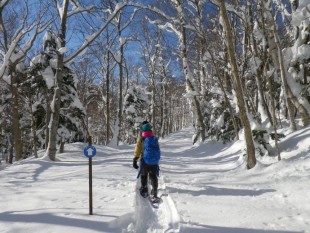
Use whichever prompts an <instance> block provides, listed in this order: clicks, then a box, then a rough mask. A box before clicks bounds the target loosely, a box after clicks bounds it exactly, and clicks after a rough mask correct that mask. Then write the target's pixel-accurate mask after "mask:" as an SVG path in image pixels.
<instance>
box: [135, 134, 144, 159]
mask: <svg viewBox="0 0 310 233" xmlns="http://www.w3.org/2000/svg"><path fill="white" fill-rule="evenodd" d="M133 155H134V158H137V159H140V160H141V159H142V156H143V140H142V137H141V135H139V136H138V139H137V143H136V146H135V150H134V152H133Z"/></svg>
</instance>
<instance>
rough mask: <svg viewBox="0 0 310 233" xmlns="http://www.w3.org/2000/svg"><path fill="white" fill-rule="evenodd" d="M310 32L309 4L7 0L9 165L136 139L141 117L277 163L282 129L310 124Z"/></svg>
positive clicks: (3, 84) (2, 65)
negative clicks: (68, 147) (239, 143)
mask: <svg viewBox="0 0 310 233" xmlns="http://www.w3.org/2000/svg"><path fill="white" fill-rule="evenodd" d="M309 33H310V1H309V0H252V1H247V0H144V1H142V0H131V1H127V0H83V1H80V0H23V1H20V0H2V1H0V51H1V53H0V76H1V78H0V109H1V111H0V129H1V130H0V152H2V160H6V161H7V162H8V163H13V161H18V160H21V159H24V158H26V157H27V156H29V155H33V156H35V157H37V156H38V153H37V152H38V150H45V156H46V157H48V158H49V159H50V160H52V161H55V160H56V156H57V153H62V152H63V151H64V148H65V143H71V142H88V143H93V144H100V145H110V146H118V145H121V144H124V143H125V144H133V143H135V140H136V137H137V135H138V133H139V125H140V123H141V122H142V121H143V120H148V121H149V122H151V124H152V125H153V130H154V132H155V134H156V135H158V136H159V137H160V138H164V137H165V136H166V135H168V134H170V133H172V132H176V131H179V130H180V129H182V128H185V127H193V128H194V129H195V133H194V134H193V135H192V142H193V143H201V142H204V141H206V140H216V141H221V142H223V143H226V142H230V141H234V140H240V139H239V137H240V135H244V139H245V142H244V143H245V147H244V156H246V161H247V168H248V169H251V168H253V167H254V166H255V164H256V158H257V157H258V156H276V157H277V158H278V160H281V151H280V150H279V148H278V146H277V142H278V141H279V140H280V139H281V138H282V137H285V135H283V134H280V133H278V130H279V129H280V128H283V127H289V128H290V129H291V130H292V131H295V130H297V129H298V127H305V126H308V125H309V123H310V117H309V114H310V105H309V103H310V93H309V92H310V86H309V82H310V66H309V65H310V35H309ZM271 142H273V143H272V144H274V145H275V146H274V148H273V147H271V146H270V144H271ZM0 159H1V158H0Z"/></svg>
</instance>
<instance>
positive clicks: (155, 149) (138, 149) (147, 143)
mask: <svg viewBox="0 0 310 233" xmlns="http://www.w3.org/2000/svg"><path fill="white" fill-rule="evenodd" d="M140 129H141V134H140V135H139V136H138V139H137V143H136V146H135V150H134V158H133V167H134V168H135V169H139V166H138V160H139V161H140V170H139V174H138V177H139V175H141V187H140V194H141V196H143V197H147V196H148V187H147V181H148V176H149V178H150V181H151V186H152V190H151V198H154V199H157V198H158V197H157V189H158V178H157V175H158V172H159V166H158V163H159V159H160V149H159V144H158V138H157V137H155V136H154V134H153V132H152V126H151V124H150V123H149V122H148V121H143V122H142V124H141V125H140Z"/></svg>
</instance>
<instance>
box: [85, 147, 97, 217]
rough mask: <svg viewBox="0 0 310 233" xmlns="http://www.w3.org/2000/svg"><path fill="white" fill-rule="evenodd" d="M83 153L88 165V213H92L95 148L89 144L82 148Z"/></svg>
mask: <svg viewBox="0 0 310 233" xmlns="http://www.w3.org/2000/svg"><path fill="white" fill-rule="evenodd" d="M84 155H85V156H86V157H87V158H88V167H89V169H88V170H89V182H88V183H89V214H90V215H92V214H93V168H92V167H93V159H92V158H93V157H94V156H95V155H96V148H95V147H94V146H91V143H90V145H89V146H87V147H85V148H84Z"/></svg>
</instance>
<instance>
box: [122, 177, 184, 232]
mask: <svg viewBox="0 0 310 233" xmlns="http://www.w3.org/2000/svg"><path fill="white" fill-rule="evenodd" d="M159 185H160V187H159V189H158V193H159V196H160V197H161V199H162V202H161V203H160V204H159V208H158V209H156V208H154V207H152V206H151V204H150V202H149V200H148V199H147V198H142V197H141V196H140V193H139V187H140V180H138V181H137V184H136V188H135V189H136V195H135V217H134V222H133V223H131V224H130V225H129V226H128V228H127V230H125V231H123V233H177V232H180V217H179V214H178V211H177V209H176V207H175V204H174V202H173V200H172V198H171V196H169V195H168V194H167V193H166V186H165V183H164V177H163V175H162V176H161V177H160V180H159Z"/></svg>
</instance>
